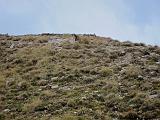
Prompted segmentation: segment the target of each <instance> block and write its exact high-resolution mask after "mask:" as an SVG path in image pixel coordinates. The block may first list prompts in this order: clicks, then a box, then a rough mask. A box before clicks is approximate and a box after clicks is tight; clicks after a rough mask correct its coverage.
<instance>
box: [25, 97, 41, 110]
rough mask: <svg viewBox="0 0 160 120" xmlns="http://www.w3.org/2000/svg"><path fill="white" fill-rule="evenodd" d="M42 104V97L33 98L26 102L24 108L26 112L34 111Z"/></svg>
mask: <svg viewBox="0 0 160 120" xmlns="http://www.w3.org/2000/svg"><path fill="white" fill-rule="evenodd" d="M41 104H42V100H40V98H33V99H32V100H31V101H30V102H28V103H25V104H24V106H23V108H22V110H23V111H25V112H33V111H34V110H35V108H36V107H38V106H40V105H41Z"/></svg>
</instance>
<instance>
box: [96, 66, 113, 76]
mask: <svg viewBox="0 0 160 120" xmlns="http://www.w3.org/2000/svg"><path fill="white" fill-rule="evenodd" d="M99 73H100V75H101V76H103V77H106V76H109V75H112V73H113V70H112V69H111V68H109V67H101V68H100V70H99Z"/></svg>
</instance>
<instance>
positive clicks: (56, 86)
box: [51, 85, 59, 89]
mask: <svg viewBox="0 0 160 120" xmlns="http://www.w3.org/2000/svg"><path fill="white" fill-rule="evenodd" d="M58 87H59V86H58V85H53V86H51V88H52V89H56V88H58Z"/></svg>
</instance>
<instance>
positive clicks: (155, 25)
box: [0, 0, 160, 45]
mask: <svg viewBox="0 0 160 120" xmlns="http://www.w3.org/2000/svg"><path fill="white" fill-rule="evenodd" d="M159 5H160V0H0V33H8V34H11V35H22V34H39V33H48V32H50V33H77V34H83V33H84V34H90V33H95V34H96V35H99V36H105V37H111V38H113V39H117V40H120V41H128V40H129V41H132V42H143V43H146V44H152V45H160V7H159Z"/></svg>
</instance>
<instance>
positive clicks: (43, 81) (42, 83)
mask: <svg viewBox="0 0 160 120" xmlns="http://www.w3.org/2000/svg"><path fill="white" fill-rule="evenodd" d="M47 83H48V81H47V80H40V81H38V83H37V84H38V85H39V86H45V85H47Z"/></svg>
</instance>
